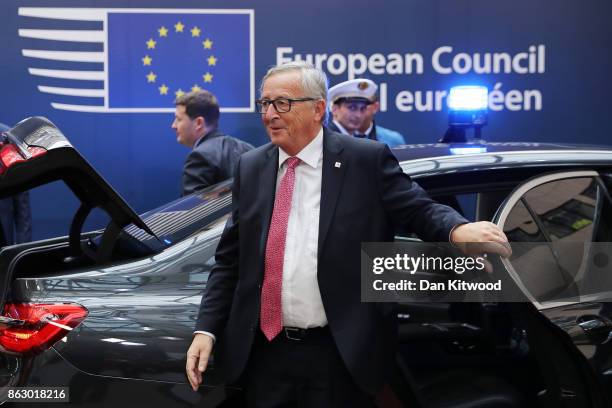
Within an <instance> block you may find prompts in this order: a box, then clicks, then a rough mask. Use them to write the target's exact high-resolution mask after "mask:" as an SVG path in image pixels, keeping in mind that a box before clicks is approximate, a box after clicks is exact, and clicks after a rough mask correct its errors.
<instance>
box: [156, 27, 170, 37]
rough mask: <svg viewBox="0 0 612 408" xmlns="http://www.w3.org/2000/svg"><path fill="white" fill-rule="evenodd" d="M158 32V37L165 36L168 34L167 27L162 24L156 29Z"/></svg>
mask: <svg viewBox="0 0 612 408" xmlns="http://www.w3.org/2000/svg"><path fill="white" fill-rule="evenodd" d="M157 31H158V32H159V36H160V37H167V36H168V29H167V28H166V27H164V26H161V27H160V28H159V29H158V30H157Z"/></svg>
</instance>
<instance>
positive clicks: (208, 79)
mask: <svg viewBox="0 0 612 408" xmlns="http://www.w3.org/2000/svg"><path fill="white" fill-rule="evenodd" d="M202 78H204V82H212V79H213V76H212V74H211V73H210V72H207V73H206V74H204V75H202Z"/></svg>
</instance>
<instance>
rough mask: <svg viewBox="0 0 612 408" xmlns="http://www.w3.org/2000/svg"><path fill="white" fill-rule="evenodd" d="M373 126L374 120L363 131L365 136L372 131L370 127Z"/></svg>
mask: <svg viewBox="0 0 612 408" xmlns="http://www.w3.org/2000/svg"><path fill="white" fill-rule="evenodd" d="M373 127H374V121H372V122H370V126H369V127H368V129H367V130H366V131H365V132H363V133H364V134H365V135H366V136H369V135H370V132H372V128H373Z"/></svg>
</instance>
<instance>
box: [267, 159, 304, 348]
mask: <svg viewBox="0 0 612 408" xmlns="http://www.w3.org/2000/svg"><path fill="white" fill-rule="evenodd" d="M300 161H301V160H300V159H298V158H297V157H290V158H288V159H287V172H286V173H285V176H284V177H283V179H282V180H281V183H280V186H279V188H278V192H277V193H276V199H275V200H274V211H273V212H272V220H271V221H270V230H269V231H268V241H267V242H266V260H265V272H264V281H263V286H262V289H261V315H260V321H259V324H260V326H261V331H262V332H263V334H264V335H265V336H266V338H267V339H268V341H272V339H273V338H274V337H276V335H277V334H278V333H280V332H281V330H282V328H283V311H282V309H281V289H282V285H283V262H284V260H285V241H286V238H287V224H288V223H289V213H290V212H291V197H292V196H293V186H294V184H295V168H296V167H297V165H298V164H300Z"/></svg>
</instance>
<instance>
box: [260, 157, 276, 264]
mask: <svg viewBox="0 0 612 408" xmlns="http://www.w3.org/2000/svg"><path fill="white" fill-rule="evenodd" d="M277 175H278V147H276V146H273V147H272V148H271V149H269V150H268V151H267V152H266V155H265V160H264V161H263V162H262V163H260V169H259V193H258V197H259V202H260V212H261V218H260V227H261V233H260V234H259V236H260V237H261V240H260V242H259V253H260V254H261V257H262V259H263V257H264V256H265V251H266V241H267V239H268V230H269V229H270V220H271V218H272V209H273V208H274V196H275V194H276V176H277Z"/></svg>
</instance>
